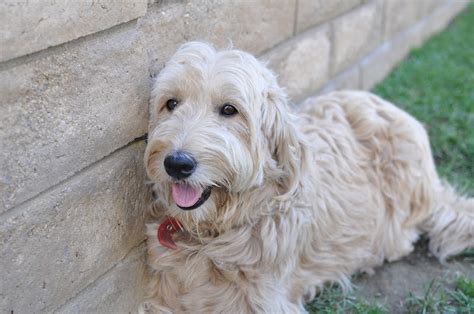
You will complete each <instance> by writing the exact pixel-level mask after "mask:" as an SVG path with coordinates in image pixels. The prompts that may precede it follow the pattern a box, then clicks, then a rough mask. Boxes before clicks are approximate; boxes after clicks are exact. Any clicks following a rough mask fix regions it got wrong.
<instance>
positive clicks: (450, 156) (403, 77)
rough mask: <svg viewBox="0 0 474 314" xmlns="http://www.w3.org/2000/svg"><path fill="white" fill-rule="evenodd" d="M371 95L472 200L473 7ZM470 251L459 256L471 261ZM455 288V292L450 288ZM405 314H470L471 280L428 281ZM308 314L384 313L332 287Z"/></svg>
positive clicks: (411, 297)
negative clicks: (398, 114) (422, 134)
mask: <svg viewBox="0 0 474 314" xmlns="http://www.w3.org/2000/svg"><path fill="white" fill-rule="evenodd" d="M374 92H375V93H376V94H378V95H380V96H382V97H383V98H385V99H387V100H389V101H391V102H393V103H395V104H397V105H398V106H400V107H402V108H403V109H404V110H406V111H407V112H409V113H410V114H412V115H413V116H415V117H416V118H417V119H418V120H420V121H421V122H422V123H423V124H424V125H425V127H426V128H427V130H428V133H429V136H430V142H431V146H432V150H433V155H434V158H435V161H436V164H437V169H438V172H439V173H440V175H441V176H442V177H444V178H446V179H448V181H450V182H451V183H452V184H454V185H455V186H456V187H457V188H458V189H461V191H463V192H465V193H466V194H469V195H471V196H474V3H473V4H471V5H470V6H469V7H468V9H467V10H466V11H465V12H464V13H462V14H461V15H460V16H459V17H458V18H457V19H456V21H455V22H454V23H453V24H452V25H450V27H449V28H448V29H447V30H445V31H444V32H442V33H441V34H439V35H437V36H435V37H434V38H433V39H431V40H430V41H429V42H428V43H427V44H425V45H424V46H423V47H421V48H420V49H416V50H414V51H412V52H411V53H410V55H409V57H408V58H407V59H406V60H404V61H403V62H402V63H401V64H400V65H399V66H398V67H397V68H396V69H395V70H394V71H393V72H392V73H391V74H390V76H389V77H388V78H386V79H385V80H384V81H383V82H382V83H381V84H379V85H378V86H376V87H375V88H374ZM473 254H474V250H470V251H466V252H464V258H466V259H469V258H472V256H473ZM453 286H454V288H453ZM403 308H404V311H405V312H406V313H474V281H473V280H472V279H469V278H467V277H465V276H463V275H462V274H461V275H459V277H458V279H457V280H456V282H454V283H453V284H452V285H451V286H448V285H446V286H445V285H443V284H442V283H440V282H437V281H435V280H433V281H432V282H431V283H430V284H429V285H428V286H427V287H426V289H425V294H424V295H422V296H416V295H414V294H413V293H411V292H407V297H406V299H405V301H404V302H403ZM307 310H308V311H309V312H310V313H328V314H329V313H331V314H332V313H373V314H378V313H389V312H390V311H389V310H388V309H387V307H386V306H385V305H384V304H380V303H370V302H368V301H366V300H363V299H357V298H356V297H354V296H352V295H350V294H348V295H345V294H344V293H343V292H342V290H341V289H340V288H339V287H337V286H332V287H328V288H326V289H325V290H324V291H323V292H322V293H320V295H318V296H317V297H316V299H315V300H313V301H312V302H311V303H310V304H308V305H307Z"/></svg>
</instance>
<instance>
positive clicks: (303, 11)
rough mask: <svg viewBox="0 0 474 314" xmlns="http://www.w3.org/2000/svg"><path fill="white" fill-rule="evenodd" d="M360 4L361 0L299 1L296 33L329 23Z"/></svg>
mask: <svg viewBox="0 0 474 314" xmlns="http://www.w3.org/2000/svg"><path fill="white" fill-rule="evenodd" d="M359 4H360V0H331V1H326V0H299V1H298V12H297V19H296V21H297V24H296V32H297V33H299V32H301V31H304V30H305V29H308V28H310V27H311V26H314V25H317V24H320V23H323V22H326V21H329V20H331V19H333V18H334V17H336V16H338V15H340V14H342V13H344V12H347V11H349V10H350V9H352V8H354V7H355V6H357V5H359Z"/></svg>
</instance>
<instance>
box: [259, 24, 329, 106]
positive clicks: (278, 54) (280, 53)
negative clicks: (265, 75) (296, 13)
mask: <svg viewBox="0 0 474 314" xmlns="http://www.w3.org/2000/svg"><path fill="white" fill-rule="evenodd" d="M330 46H331V43H330V39H329V29H328V27H326V26H324V27H321V28H318V29H313V30H310V31H308V32H306V33H304V34H302V35H299V36H297V37H295V38H293V39H292V40H291V41H288V42H285V43H284V44H282V45H280V46H278V47H276V48H275V49H273V50H271V51H270V52H269V53H267V54H265V55H263V56H262V57H261V59H263V60H265V61H268V62H269V66H270V68H271V69H273V70H274V71H275V72H276V73H277V74H278V81H279V83H280V84H281V85H282V86H283V87H285V88H286V89H287V92H288V94H289V96H290V97H291V98H292V99H293V100H295V101H297V100H300V99H302V98H303V97H305V96H308V95H310V94H312V93H314V92H315V91H316V90H318V89H319V88H320V87H321V86H322V85H323V84H324V83H326V81H327V79H328V77H329V61H330V59H329V58H330Z"/></svg>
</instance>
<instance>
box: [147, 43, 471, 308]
mask: <svg viewBox="0 0 474 314" xmlns="http://www.w3.org/2000/svg"><path fill="white" fill-rule="evenodd" d="M145 163H146V167H147V171H148V175H149V177H150V179H151V180H152V181H153V183H154V191H155V192H156V194H157V200H156V202H155V204H154V208H153V216H154V217H155V218H156V222H157V223H152V224H149V225H148V236H149V239H148V244H149V257H148V259H149V260H148V261H149V265H150V266H151V269H152V278H150V285H149V288H148V293H149V296H148V297H149V298H148V299H147V301H146V302H145V303H144V304H143V306H142V309H143V310H149V311H152V312H174V313H184V312H189V313H208V312H224V313H244V312H245V313H253V312H266V313H295V312H300V311H304V307H303V304H304V302H305V301H307V300H310V299H312V298H313V297H314V296H315V294H316V292H317V289H318V288H319V287H321V286H322V285H323V284H324V283H326V282H338V283H340V284H342V285H343V286H346V287H347V286H349V285H350V276H351V274H353V273H354V272H356V271H359V270H370V269H371V268H372V267H374V266H377V265H380V264H382V263H383V262H384V261H385V260H387V261H394V260H396V259H399V258H401V257H402V256H404V255H407V254H408V253H410V252H411V251H412V249H413V243H414V242H415V241H416V240H417V239H418V237H419V235H420V234H422V233H426V234H427V235H428V236H429V238H430V249H431V251H432V252H433V253H434V254H435V255H436V256H437V257H438V258H439V259H440V260H445V259H446V258H447V257H449V256H451V255H454V254H457V253H459V252H461V251H462V250H463V249H465V248H468V247H472V246H474V200H473V199H467V198H463V197H461V196H458V195H457V194H456V193H455V191H454V190H453V189H452V188H451V187H450V186H449V185H447V184H445V183H443V182H441V180H440V179H439V177H438V175H437V173H436V170H435V165H434V163H433V158H432V156H431V151H430V146H429V142H428V138H427V134H426V132H425V130H424V129H423V126H422V125H421V124H420V123H419V122H418V121H417V120H415V119H414V118H413V117H411V116H410V115H408V114H407V113H405V112H403V111H402V110H400V109H398V108H397V107H395V106H394V105H392V104H390V103H388V102H386V101H384V100H382V99H380V98H379V97H377V96H375V95H372V94H370V93H367V92H335V93H331V94H329V95H327V96H321V97H319V98H317V99H316V100H314V101H313V102H312V103H311V104H308V105H307V106H305V107H304V108H302V109H300V111H299V112H293V111H292V110H290V108H289V107H288V104H287V98H286V94H285V92H284V90H283V89H282V88H280V87H279V86H278V84H277V81H276V78H275V75H273V74H272V72H270V71H269V70H268V69H267V68H266V67H265V66H264V65H263V64H262V63H260V62H259V61H258V60H257V59H255V58H254V57H253V56H251V55H250V54H247V53H245V52H242V51H238V50H223V51H216V50H215V49H214V48H213V47H211V46H210V45H207V44H204V43H199V42H190V43H187V44H185V45H183V46H182V47H181V48H180V49H179V50H178V51H177V52H176V54H175V55H174V56H173V57H172V58H171V60H170V61H169V63H168V64H167V65H166V67H165V68H164V69H163V70H162V71H161V73H160V75H159V76H158V77H157V79H156V82H155V85H154V88H153V92H152V98H151V122H150V132H149V142H148V146H147V149H146V154H145ZM158 223H161V224H160V225H159V224H158Z"/></svg>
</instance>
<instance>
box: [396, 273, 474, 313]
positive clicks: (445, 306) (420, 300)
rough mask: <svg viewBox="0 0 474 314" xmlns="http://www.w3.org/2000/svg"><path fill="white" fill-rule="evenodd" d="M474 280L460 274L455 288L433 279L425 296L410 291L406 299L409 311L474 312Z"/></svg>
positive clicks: (406, 306)
mask: <svg viewBox="0 0 474 314" xmlns="http://www.w3.org/2000/svg"><path fill="white" fill-rule="evenodd" d="M473 289H474V281H472V280H471V279H469V278H467V277H464V276H462V275H461V276H459V277H458V279H457V281H456V286H455V288H454V289H451V288H448V287H445V286H443V284H441V283H439V282H436V281H435V280H433V281H431V282H430V284H429V285H428V287H427V288H426V289H425V294H424V295H423V296H421V297H420V296H415V295H414V294H412V293H409V295H408V297H407V299H406V300H405V308H406V312H407V313H423V314H424V313H466V314H467V313H473V312H474V295H473V294H472V293H473V292H474V291H473Z"/></svg>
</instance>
